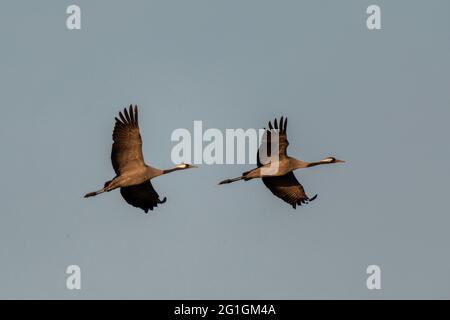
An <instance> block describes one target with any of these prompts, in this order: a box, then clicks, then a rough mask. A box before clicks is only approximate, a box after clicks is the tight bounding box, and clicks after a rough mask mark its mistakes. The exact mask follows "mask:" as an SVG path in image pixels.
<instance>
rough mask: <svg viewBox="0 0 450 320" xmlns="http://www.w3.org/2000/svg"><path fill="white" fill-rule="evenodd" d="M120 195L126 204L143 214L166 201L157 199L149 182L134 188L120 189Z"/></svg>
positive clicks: (156, 194) (157, 196)
mask: <svg viewBox="0 0 450 320" xmlns="http://www.w3.org/2000/svg"><path fill="white" fill-rule="evenodd" d="M120 194H121V195H122V197H123V198H124V199H125V201H126V202H127V203H128V204H131V205H132V206H134V207H136V208H141V209H142V210H144V211H145V213H147V212H148V210H149V209H150V210H153V208H154V207H157V206H158V203H164V202H166V200H167V198H164V199H163V200H162V201H161V200H160V199H159V195H158V193H157V192H156V191H155V189H153V186H152V183H151V182H150V180H147V181H145V182H144V183H141V184H137V185H135V186H130V187H124V188H120Z"/></svg>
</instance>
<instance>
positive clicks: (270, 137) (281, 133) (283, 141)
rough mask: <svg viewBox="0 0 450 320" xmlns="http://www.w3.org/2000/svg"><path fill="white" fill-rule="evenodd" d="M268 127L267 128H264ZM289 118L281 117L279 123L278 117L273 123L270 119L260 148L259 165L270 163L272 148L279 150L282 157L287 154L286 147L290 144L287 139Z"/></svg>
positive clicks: (279, 155) (280, 157)
mask: <svg viewBox="0 0 450 320" xmlns="http://www.w3.org/2000/svg"><path fill="white" fill-rule="evenodd" d="M264 129H266V128H264ZM286 129H287V118H285V119H283V117H281V118H280V124H279V125H278V122H277V119H275V121H274V122H273V126H272V123H271V122H270V121H269V129H266V131H265V132H264V134H263V137H262V142H261V146H260V147H259V149H258V155H257V163H258V167H261V166H263V165H265V164H268V163H269V162H270V159H271V156H272V155H271V150H272V148H273V149H274V150H278V157H279V159H282V158H284V157H286V156H287V154H286V149H287V147H288V146H289V141H288V139H287V133H286Z"/></svg>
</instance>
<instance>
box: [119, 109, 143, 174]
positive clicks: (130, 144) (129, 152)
mask: <svg viewBox="0 0 450 320" xmlns="http://www.w3.org/2000/svg"><path fill="white" fill-rule="evenodd" d="M119 117H120V119H118V118H116V124H115V126H114V131H113V141H114V143H113V146H112V151H111V161H112V166H113V168H114V171H115V172H116V174H117V175H120V174H122V173H123V172H125V171H127V170H130V169H133V168H136V167H139V166H144V165H145V164H144V156H143V155H142V139H141V135H140V133H139V124H138V110H137V106H135V107H134V109H133V106H131V105H130V109H129V111H127V109H126V108H125V109H123V114H122V112H119Z"/></svg>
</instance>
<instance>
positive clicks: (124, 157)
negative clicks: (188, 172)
mask: <svg viewBox="0 0 450 320" xmlns="http://www.w3.org/2000/svg"><path fill="white" fill-rule="evenodd" d="M119 118H120V119H118V118H117V117H116V118H115V119H116V124H115V126H114V131H113V141H114V142H113V145H112V152H111V161H112V166H113V168H114V171H115V172H116V177H115V178H114V179H112V180H110V181H107V182H105V185H104V187H103V188H102V189H100V190H98V191H94V192H90V193H87V194H86V195H85V196H84V197H85V198H89V197H93V196H96V195H98V194H101V193H103V192H109V191H111V190H114V189H117V188H120V193H121V195H122V197H123V198H124V199H125V201H126V202H127V203H128V204H130V205H132V206H134V207H136V208H141V209H142V210H144V211H145V213H147V212H148V210H153V208H154V207H157V206H158V204H160V203H164V202H166V200H167V198H165V197H164V199H163V200H160V199H159V195H158V193H157V192H156V191H155V189H154V188H153V186H152V183H151V182H150V180H151V179H153V178H156V177H158V176H161V175H163V174H167V173H170V172H174V171H178V170H184V169H189V168H195V166H193V165H190V164H184V163H182V164H179V165H177V166H175V167H174V168H172V169H166V170H161V169H157V168H153V167H151V166H148V165H146V164H145V162H144V156H143V154H142V139H141V135H140V133H139V123H138V109H137V106H134V109H133V106H131V105H130V108H129V111H127V109H126V108H125V109H124V110H123V113H122V112H119Z"/></svg>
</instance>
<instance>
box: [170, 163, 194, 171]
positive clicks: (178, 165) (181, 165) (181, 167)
mask: <svg viewBox="0 0 450 320" xmlns="http://www.w3.org/2000/svg"><path fill="white" fill-rule="evenodd" d="M175 167H176V168H178V169H180V170H183V169H190V168H197V166H194V165H192V164H188V163H180V164H177V165H176V166H175Z"/></svg>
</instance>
